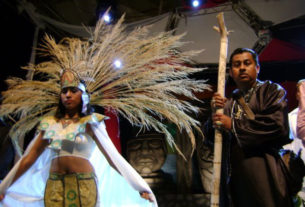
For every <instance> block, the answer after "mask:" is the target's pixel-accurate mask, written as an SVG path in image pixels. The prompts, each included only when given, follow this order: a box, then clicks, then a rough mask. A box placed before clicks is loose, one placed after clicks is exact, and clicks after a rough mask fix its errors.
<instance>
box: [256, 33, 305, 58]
mask: <svg viewBox="0 0 305 207" xmlns="http://www.w3.org/2000/svg"><path fill="white" fill-rule="evenodd" d="M304 59H305V48H302V47H299V46H297V45H294V44H292V43H289V42H285V41H282V40H279V39H275V38H274V39H272V40H271V42H270V43H269V44H268V45H267V47H266V48H265V49H264V50H263V52H262V53H261V54H260V55H259V60H260V62H263V61H266V62H267V61H279V62H284V61H290V60H304Z"/></svg>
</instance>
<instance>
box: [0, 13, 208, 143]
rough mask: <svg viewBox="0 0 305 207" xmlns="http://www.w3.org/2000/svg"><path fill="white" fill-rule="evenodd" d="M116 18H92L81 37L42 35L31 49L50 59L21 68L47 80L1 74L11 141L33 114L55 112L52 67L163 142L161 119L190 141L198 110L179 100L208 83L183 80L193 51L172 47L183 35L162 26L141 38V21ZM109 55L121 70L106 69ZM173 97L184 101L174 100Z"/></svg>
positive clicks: (143, 29) (56, 98)
mask: <svg viewBox="0 0 305 207" xmlns="http://www.w3.org/2000/svg"><path fill="white" fill-rule="evenodd" d="M123 20H124V16H123V17H122V18H121V19H120V20H119V21H118V22H117V23H116V24H115V25H107V24H105V22H104V21H102V20H100V21H99V22H98V23H97V25H96V28H95V30H94V31H91V37H90V38H89V39H87V40H82V39H78V38H64V39H63V40H62V41H60V42H59V43H56V42H55V40H54V39H53V38H52V37H50V36H48V35H46V36H45V38H44V44H43V45H42V47H41V48H40V49H39V51H40V53H41V54H42V55H44V56H48V57H50V58H51V60H50V61H46V62H43V63H40V64H37V65H29V66H27V67H24V68H23V69H26V70H32V71H34V73H35V75H37V74H40V76H43V78H44V79H47V80H46V81H36V80H22V79H18V78H11V79H9V80H7V83H8V85H9V89H8V90H7V91H6V92H4V93H3V102H2V106H1V109H0V116H9V115H12V116H13V117H16V118H18V119H19V121H18V122H17V123H16V124H15V125H14V126H13V127H12V130H11V132H10V135H11V137H12V138H13V139H15V140H18V136H19V135H20V134H21V133H26V132H28V131H29V130H31V129H32V128H33V127H34V126H35V125H36V124H37V123H38V122H39V118H40V117H41V116H43V115H45V114H52V113H54V112H55V110H56V107H57V105H58V102H59V98H60V96H59V94H60V85H59V80H60V73H61V71H62V70H63V69H72V70H74V71H76V72H77V73H78V74H79V76H80V77H81V79H83V80H84V81H85V82H86V85H87V90H88V92H89V93H90V94H91V101H90V104H91V105H98V106H101V107H111V108H112V109H114V110H116V111H118V112H119V113H120V114H121V115H122V116H124V117H125V118H126V119H128V120H129V121H130V122H131V123H132V124H134V125H137V126H142V127H144V128H153V129H155V130H156V131H158V132H161V133H164V134H165V135H166V138H167V140H168V142H169V143H170V144H171V145H175V144H174V140H173V138H172V136H171V134H170V133H169V132H168V130H167V128H166V126H165V125H164V124H163V123H162V121H163V120H165V119H166V120H167V121H169V122H172V123H174V124H175V125H176V126H177V127H178V129H179V130H186V132H187V133H188V135H189V137H190V138H191V142H192V145H193V146H194V145H195V141H194V140H195V136H194V133H193V130H194V129H195V130H197V131H199V132H201V131H200V128H199V121H197V120H195V119H194V118H192V116H191V115H190V114H192V113H197V112H198V110H199V109H198V108H197V107H196V106H194V105H193V104H191V103H190V102H188V101H185V100H189V101H192V100H197V101H199V100H198V99H197V98H196V97H195V95H194V92H203V91H204V90H206V89H208V85H207V84H206V83H205V81H203V80H193V79H190V78H189V76H190V75H191V74H193V73H197V72H200V71H202V70H203V68H195V67H192V66H191V64H190V62H191V57H193V56H194V55H198V54H199V53H200V52H201V51H187V52H179V51H177V48H179V47H181V46H182V45H183V44H184V43H183V42H181V39H182V37H183V36H184V34H182V35H176V36H173V35H171V32H163V33H159V34H157V35H155V36H149V30H148V28H147V27H139V28H136V29H134V30H132V31H130V32H127V31H126V29H125V27H124V25H123V24H122V22H123ZM115 60H120V61H121V62H122V68H120V69H117V68H115V67H114V61H115ZM178 95H179V97H180V96H183V97H185V98H186V99H185V100H183V99H179V98H177V96H178Z"/></svg>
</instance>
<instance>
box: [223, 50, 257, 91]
mask: <svg viewBox="0 0 305 207" xmlns="http://www.w3.org/2000/svg"><path fill="white" fill-rule="evenodd" d="M259 69H260V67H259V66H258V65H256V63H255V60H254V59H253V57H252V55H251V54H250V53H249V52H243V53H241V54H236V55H234V56H233V58H232V65H231V69H230V70H229V74H230V76H231V77H232V78H233V80H234V81H235V83H236V85H237V86H238V87H239V88H241V89H249V88H251V87H252V86H253V84H254V83H255V81H256V77H257V74H258V73H259Z"/></svg>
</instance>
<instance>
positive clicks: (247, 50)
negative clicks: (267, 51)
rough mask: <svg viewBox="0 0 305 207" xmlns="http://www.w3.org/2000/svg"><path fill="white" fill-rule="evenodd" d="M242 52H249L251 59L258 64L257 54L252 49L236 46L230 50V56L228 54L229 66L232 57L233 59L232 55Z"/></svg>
mask: <svg viewBox="0 0 305 207" xmlns="http://www.w3.org/2000/svg"><path fill="white" fill-rule="evenodd" d="M244 52H248V53H250V54H251V55H252V57H253V60H254V61H255V65H256V66H259V60H258V55H257V53H256V52H255V51H254V50H252V49H249V48H237V49H235V50H234V51H233V52H232V54H231V56H230V61H229V65H230V68H231V67H232V59H233V57H234V56H235V55H237V54H242V53H244Z"/></svg>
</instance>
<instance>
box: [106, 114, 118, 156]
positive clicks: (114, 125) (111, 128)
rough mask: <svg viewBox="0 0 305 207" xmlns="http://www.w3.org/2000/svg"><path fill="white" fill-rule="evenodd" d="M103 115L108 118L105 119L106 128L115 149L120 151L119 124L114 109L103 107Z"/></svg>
mask: <svg viewBox="0 0 305 207" xmlns="http://www.w3.org/2000/svg"><path fill="white" fill-rule="evenodd" d="M105 116H108V117H109V118H110V119H107V120H105V124H106V130H107V132H108V135H109V137H110V139H111V140H112V142H113V144H114V146H115V147H116V148H117V150H118V151H119V152H120V153H122V149H121V140H120V125H119V118H118V116H117V113H116V111H114V110H111V109H105Z"/></svg>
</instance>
